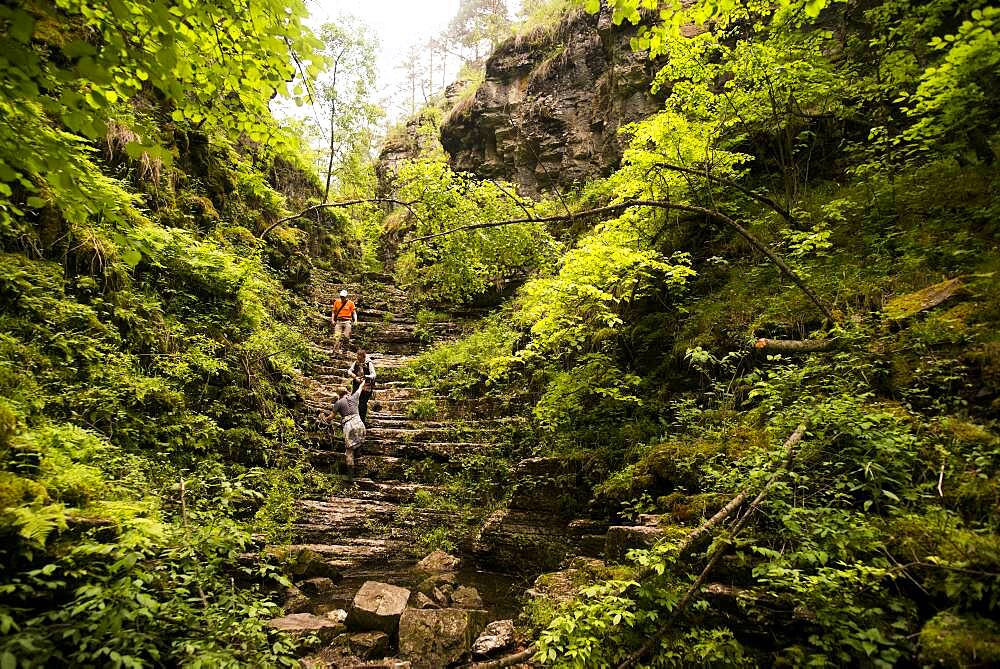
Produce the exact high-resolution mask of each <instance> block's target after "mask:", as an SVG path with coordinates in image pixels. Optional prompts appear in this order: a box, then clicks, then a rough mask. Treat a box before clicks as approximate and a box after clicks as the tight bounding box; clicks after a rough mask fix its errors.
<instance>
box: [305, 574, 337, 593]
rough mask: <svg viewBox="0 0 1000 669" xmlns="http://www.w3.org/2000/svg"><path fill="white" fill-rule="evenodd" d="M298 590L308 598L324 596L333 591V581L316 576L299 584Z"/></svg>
mask: <svg viewBox="0 0 1000 669" xmlns="http://www.w3.org/2000/svg"><path fill="white" fill-rule="evenodd" d="M299 589H300V590H301V591H302V592H303V593H305V594H306V595H308V596H309V597H316V596H319V595H325V594H326V593H328V592H330V591H331V590H333V581H331V580H330V579H328V578H326V577H325V576H316V577H314V578H309V579H306V580H305V581H302V583H299Z"/></svg>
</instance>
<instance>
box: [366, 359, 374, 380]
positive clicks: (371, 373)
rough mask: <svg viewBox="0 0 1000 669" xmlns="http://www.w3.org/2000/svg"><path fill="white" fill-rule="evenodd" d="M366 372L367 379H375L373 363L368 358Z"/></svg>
mask: <svg viewBox="0 0 1000 669" xmlns="http://www.w3.org/2000/svg"><path fill="white" fill-rule="evenodd" d="M367 362H368V374H367V375H366V376H367V378H368V380H369V381H374V380H375V363H374V362H372V361H371V358H369V359H368V361H367Z"/></svg>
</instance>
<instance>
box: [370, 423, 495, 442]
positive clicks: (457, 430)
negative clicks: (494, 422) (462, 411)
mask: <svg viewBox="0 0 1000 669" xmlns="http://www.w3.org/2000/svg"><path fill="white" fill-rule="evenodd" d="M438 425H440V424H438ZM495 433H496V430H491V429H489V428H486V427H481V428H473V427H471V426H467V425H466V424H464V423H462V422H456V423H454V424H452V425H447V424H446V425H441V426H440V427H439V426H431V425H420V426H416V427H377V426H372V427H370V428H369V429H368V435H367V438H368V439H369V440H376V441H396V442H400V443H410V442H430V441H442V442H458V441H463V440H464V441H468V440H469V438H470V437H473V436H476V437H482V436H484V435H486V436H493V435H494V434H495Z"/></svg>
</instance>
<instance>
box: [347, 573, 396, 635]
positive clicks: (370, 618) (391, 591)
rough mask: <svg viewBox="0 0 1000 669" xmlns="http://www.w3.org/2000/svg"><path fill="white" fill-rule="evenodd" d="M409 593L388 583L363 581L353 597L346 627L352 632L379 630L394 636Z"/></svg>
mask: <svg viewBox="0 0 1000 669" xmlns="http://www.w3.org/2000/svg"><path fill="white" fill-rule="evenodd" d="M409 599H410V591H409V590H407V589H406V588H400V587H398V586H395V585H389V584H388V583H379V582H378V581H365V583H364V585H362V586H361V589H360V590H358V592H357V594H356V595H354V601H353V603H352V604H351V610H350V611H349V612H348V614H347V626H348V627H349V628H350V629H353V630H380V631H382V632H385V633H386V634H395V633H396V629H397V627H398V626H399V616H400V615H401V614H402V613H403V610H404V609H406V603H407V602H408V601H409Z"/></svg>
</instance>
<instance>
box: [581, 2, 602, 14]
mask: <svg viewBox="0 0 1000 669" xmlns="http://www.w3.org/2000/svg"><path fill="white" fill-rule="evenodd" d="M583 8H584V9H585V10H586V12H587V13H588V14H596V13H597V12H599V11H601V0H586V2H585V3H584V4H583Z"/></svg>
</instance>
